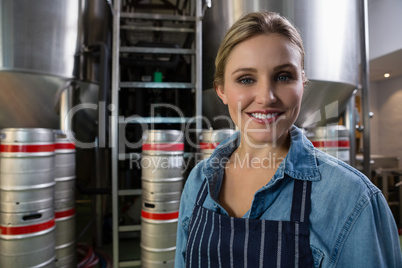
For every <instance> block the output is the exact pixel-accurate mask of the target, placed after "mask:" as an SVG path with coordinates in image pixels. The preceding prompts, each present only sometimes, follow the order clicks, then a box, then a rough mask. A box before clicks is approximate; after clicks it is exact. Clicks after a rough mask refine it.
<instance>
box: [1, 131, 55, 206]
mask: <svg viewBox="0 0 402 268" xmlns="http://www.w3.org/2000/svg"><path fill="white" fill-rule="evenodd" d="M54 150H55V144H54V135H53V131H52V130H49V129H41V128H31V129H30V128H9V129H3V130H2V131H1V144H0V167H1V169H0V191H1V195H0V211H2V212H24V211H32V210H38V209H44V208H49V207H52V208H53V197H54V185H55V181H54Z"/></svg>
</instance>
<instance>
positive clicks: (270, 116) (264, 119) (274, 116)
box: [247, 112, 284, 124]
mask: <svg viewBox="0 0 402 268" xmlns="http://www.w3.org/2000/svg"><path fill="white" fill-rule="evenodd" d="M283 113H284V112H251V113H247V115H248V116H249V117H250V118H251V119H252V120H253V121H255V122H257V123H260V124H271V123H273V122H275V121H277V120H278V119H279V117H280V116H281V115H282V114H283Z"/></svg>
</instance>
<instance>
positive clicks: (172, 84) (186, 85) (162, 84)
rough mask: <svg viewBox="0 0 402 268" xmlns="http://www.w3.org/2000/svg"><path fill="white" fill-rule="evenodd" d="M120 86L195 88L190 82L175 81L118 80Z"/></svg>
mask: <svg viewBox="0 0 402 268" xmlns="http://www.w3.org/2000/svg"><path fill="white" fill-rule="evenodd" d="M120 87H121V88H171V89H175V88H180V89H186V88H188V89H190V88H195V84H192V83H177V82H120Z"/></svg>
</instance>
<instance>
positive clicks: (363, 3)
mask: <svg viewBox="0 0 402 268" xmlns="http://www.w3.org/2000/svg"><path fill="white" fill-rule="evenodd" d="M367 5H368V3H367V0H360V1H359V19H360V53H361V54H360V55H361V57H360V58H361V64H360V66H361V76H360V83H361V86H362V92H361V93H362V117H363V126H364V129H363V173H364V174H365V175H366V176H367V177H369V178H370V173H371V171H370V99H369V97H370V96H369V95H370V82H369V67H370V66H369V33H368V18H367V15H368V9H367Z"/></svg>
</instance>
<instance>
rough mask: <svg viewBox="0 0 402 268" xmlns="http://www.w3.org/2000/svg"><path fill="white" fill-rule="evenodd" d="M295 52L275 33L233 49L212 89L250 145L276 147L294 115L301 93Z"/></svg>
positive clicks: (301, 77) (301, 75)
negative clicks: (219, 83) (226, 107)
mask: <svg viewBox="0 0 402 268" xmlns="http://www.w3.org/2000/svg"><path fill="white" fill-rule="evenodd" d="M301 57H302V56H301V54H300V52H299V50H298V48H297V47H296V46H295V45H294V44H292V43H291V42H290V41H289V40H288V39H287V38H286V37H284V36H282V35H280V34H260V35H257V36H254V37H251V38H248V39H246V40H245V41H243V42H241V43H239V44H237V45H236V46H235V47H234V48H233V50H232V51H231V53H230V55H229V57H228V59H227V62H226V67H225V72H224V82H223V84H221V85H216V87H215V89H216V91H217V93H218V96H219V97H220V98H221V99H222V101H223V103H224V104H227V105H228V109H229V113H230V116H231V118H232V120H233V121H234V123H235V124H236V125H237V126H238V127H239V128H240V131H241V132H242V134H243V135H242V136H244V137H245V138H246V141H247V142H248V144H250V145H254V146H261V145H267V144H271V145H272V146H275V145H276V144H282V141H283V142H284V141H285V140H286V138H287V136H288V132H289V129H290V127H291V126H292V124H293V123H294V122H295V121H296V119H297V116H298V114H299V111H300V104H301V100H302V96H303V89H304V79H305V78H304V73H303V70H302V59H301Z"/></svg>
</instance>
